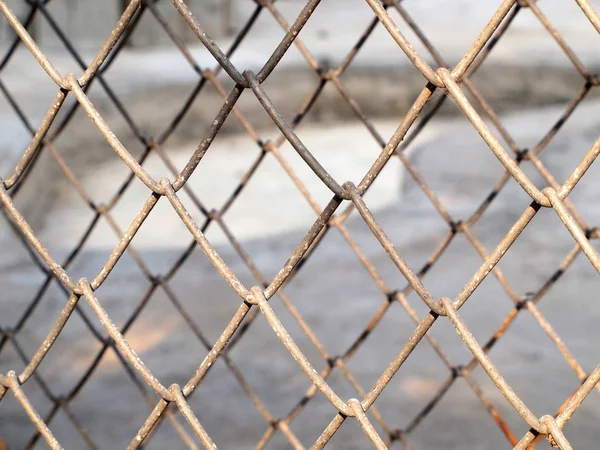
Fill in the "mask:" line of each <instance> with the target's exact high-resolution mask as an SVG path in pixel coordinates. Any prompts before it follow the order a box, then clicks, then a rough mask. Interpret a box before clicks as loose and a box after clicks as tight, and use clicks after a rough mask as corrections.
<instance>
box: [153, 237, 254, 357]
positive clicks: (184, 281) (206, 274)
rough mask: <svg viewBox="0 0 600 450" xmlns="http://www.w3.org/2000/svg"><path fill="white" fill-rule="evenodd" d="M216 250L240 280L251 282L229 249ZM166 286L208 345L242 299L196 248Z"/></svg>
mask: <svg viewBox="0 0 600 450" xmlns="http://www.w3.org/2000/svg"><path fill="white" fill-rule="evenodd" d="M217 251H219V254H220V255H221V256H222V257H223V258H224V260H225V262H226V264H227V265H228V266H229V267H230V269H231V270H232V271H233V272H234V273H235V274H236V276H238V278H239V280H240V281H241V282H242V283H243V284H245V285H246V286H252V285H253V282H252V277H251V276H250V275H249V273H248V269H247V268H246V267H244V265H243V264H242V263H241V261H240V260H239V258H237V257H236V255H235V254H234V253H233V251H232V250H231V249H229V248H226V250H225V251H222V248H219V249H218V250H217ZM232 261H233V262H232ZM254 283H256V282H254ZM169 287H170V288H171V290H172V292H173V293H174V294H175V296H176V299H177V301H178V302H179V304H181V307H182V308H183V309H184V311H185V312H186V313H187V315H189V317H191V318H192V320H193V321H194V323H195V324H196V326H197V327H198V328H199V329H200V330H201V332H202V334H203V335H204V336H205V337H206V338H207V339H208V341H209V342H210V345H213V344H214V342H215V341H216V340H217V338H218V337H219V336H220V335H221V333H222V332H223V330H224V329H225V328H226V326H227V325H228V323H229V322H230V320H231V319H232V317H233V316H234V315H235V313H236V311H237V310H238V309H239V306H240V304H241V302H242V300H241V299H240V297H239V296H238V295H237V293H235V292H234V291H233V289H232V288H231V286H229V284H228V283H227V282H226V281H225V279H224V278H223V277H222V276H221V275H220V274H219V273H218V272H217V271H216V269H215V268H214V267H213V266H212V264H211V263H210V261H208V259H207V258H206V256H205V255H204V253H203V252H202V250H201V249H199V248H196V249H194V250H193V252H192V253H191V254H190V256H189V257H188V258H187V259H186V261H185V262H184V263H183V265H181V266H180V267H179V268H178V269H177V270H176V272H175V274H174V275H173V277H172V278H171V279H170V281H169ZM193 292H198V295H190V293H193ZM165 301H166V302H169V300H167V299H165ZM169 307H170V306H169ZM196 362H197V361H196ZM196 362H194V364H196Z"/></svg>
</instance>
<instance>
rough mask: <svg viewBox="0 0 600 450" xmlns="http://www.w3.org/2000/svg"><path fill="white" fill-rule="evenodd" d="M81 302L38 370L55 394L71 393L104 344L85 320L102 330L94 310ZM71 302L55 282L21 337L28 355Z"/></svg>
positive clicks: (38, 344)
mask: <svg viewBox="0 0 600 450" xmlns="http://www.w3.org/2000/svg"><path fill="white" fill-rule="evenodd" d="M84 302H85V300H83V301H80V303H79V305H80V308H81V310H80V311H77V310H76V311H73V313H72V315H71V317H70V318H69V320H67V323H66V324H65V326H64V328H63V329H62V331H61V333H60V334H59V336H58V338H57V339H56V341H54V343H53V344H52V347H50V350H49V351H48V354H47V355H46V357H45V358H44V360H43V361H42V363H41V364H40V366H39V367H38V368H37V369H36V373H38V374H40V375H41V376H42V377H43V378H44V379H45V380H47V381H48V383H49V385H50V387H51V388H52V389H53V391H55V394H57V395H62V394H66V393H68V392H70V390H71V389H73V387H74V386H75V385H76V383H77V382H78V381H79V379H80V378H81V377H82V376H83V375H84V373H85V372H86V371H87V370H88V368H89V367H90V366H91V364H92V362H93V360H94V357H95V356H96V353H97V352H98V351H99V350H100V349H101V344H100V342H99V341H98V339H96V337H95V336H94V335H93V334H92V331H91V330H90V328H89V326H88V324H87V323H86V322H85V319H88V320H90V321H91V322H92V325H93V326H94V328H95V329H96V330H100V328H99V327H98V325H97V321H96V319H95V318H94V315H93V312H92V311H91V310H90V309H89V308H88V307H86V305H85V303H84ZM66 303H67V295H66V294H65V293H64V292H62V290H61V289H60V288H59V287H58V286H57V285H56V282H53V283H52V285H51V286H50V287H49V288H48V291H47V292H46V294H45V295H44V297H43V298H42V301H41V302H40V304H39V306H38V307H37V308H36V309H35V310H34V312H33V313H32V314H31V316H30V317H29V318H28V320H27V322H26V323H25V325H24V326H23V328H22V329H21V330H20V331H19V333H18V335H17V337H18V340H19V344H20V345H21V347H22V348H23V350H24V352H25V353H26V354H27V355H28V357H32V356H33V355H34V353H35V352H36V351H37V350H38V348H40V347H41V346H42V344H43V342H44V339H45V338H46V336H47V334H48V332H49V331H50V329H51V328H52V326H53V325H54V324H55V323H56V321H57V320H58V318H59V315H60V312H61V311H62V309H63V308H64V306H65V304H66Z"/></svg>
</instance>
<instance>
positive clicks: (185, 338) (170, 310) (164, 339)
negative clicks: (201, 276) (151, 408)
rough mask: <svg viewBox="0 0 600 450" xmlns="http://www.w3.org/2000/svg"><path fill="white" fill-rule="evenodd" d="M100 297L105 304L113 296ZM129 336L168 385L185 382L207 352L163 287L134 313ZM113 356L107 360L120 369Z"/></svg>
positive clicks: (149, 364)
mask: <svg viewBox="0 0 600 450" xmlns="http://www.w3.org/2000/svg"><path fill="white" fill-rule="evenodd" d="M98 299H99V300H101V301H102V302H103V304H104V303H107V302H108V301H109V300H111V298H110V297H109V296H107V295H104V296H103V297H101V296H100V294H99V295H98ZM135 300H136V302H137V299H135ZM107 310H108V308H107ZM200 331H201V332H202V329H201V328H200ZM125 338H126V339H127V342H128V343H129V345H130V346H131V347H132V348H133V349H134V350H135V352H136V353H137V354H138V355H139V357H140V358H141V359H142V360H143V361H144V363H145V364H146V366H147V367H148V369H150V371H151V372H152V373H153V374H154V375H155V376H156V377H157V378H158V379H159V380H161V381H162V383H163V385H164V386H170V385H171V384H172V383H178V384H181V385H184V384H185V383H186V382H187V380H188V378H189V377H191V376H192V374H193V373H194V370H195V369H196V367H197V366H198V364H199V363H200V361H201V360H202V358H203V357H204V356H205V355H206V353H207V350H206V349H205V348H204V346H203V345H202V343H201V342H200V340H199V339H198V338H197V337H196V336H195V334H194V333H193V332H192V329H191V328H190V327H189V325H187V324H186V322H185V320H184V319H183V317H182V316H181V315H180V313H179V312H178V311H177V309H176V308H175V307H174V305H173V304H172V303H171V302H170V301H169V299H168V298H167V296H166V295H165V292H164V291H163V290H162V289H161V288H158V289H157V291H155V293H154V294H153V295H152V296H151V297H150V299H149V301H148V302H147V303H146V304H145V305H144V307H143V309H142V310H141V312H140V313H139V315H137V316H134V319H133V323H132V325H131V327H130V328H129V329H128V330H127V334H126V335H125ZM180 349H185V352H179V350H180ZM188 352H189V353H188ZM186 354H187V355H193V357H191V356H190V357H187V356H185V355H186ZM111 356H112V357H111V358H110V360H109V359H108V358H107V361H106V364H107V365H108V363H109V362H110V363H112V364H111V365H112V366H114V368H116V369H118V368H119V366H120V362H119V361H118V359H117V358H116V357H115V355H111ZM107 369H108V367H107Z"/></svg>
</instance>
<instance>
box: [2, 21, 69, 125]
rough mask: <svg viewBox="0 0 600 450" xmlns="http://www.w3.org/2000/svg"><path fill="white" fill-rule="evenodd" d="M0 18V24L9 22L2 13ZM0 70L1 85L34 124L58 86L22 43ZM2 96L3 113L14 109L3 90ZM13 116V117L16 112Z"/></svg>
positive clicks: (54, 94)
mask: <svg viewBox="0 0 600 450" xmlns="http://www.w3.org/2000/svg"><path fill="white" fill-rule="evenodd" d="M0 20H1V21H2V22H3V25H6V26H9V25H8V22H6V19H5V18H4V16H2V18H1V19H0ZM7 48H8V45H7ZM2 56H4V52H3V54H2ZM1 73H2V85H3V87H4V88H6V90H7V91H9V93H10V95H11V97H12V98H13V99H14V100H15V101H16V102H17V103H18V105H19V108H20V109H21V110H22V112H23V113H24V115H25V116H26V117H27V118H28V119H29V120H30V121H31V122H33V123H34V124H35V122H37V121H39V120H41V117H42V116H43V114H44V113H45V112H46V110H47V108H48V106H49V105H50V104H51V103H52V100H53V99H54V97H55V96H56V93H57V91H58V87H57V86H56V84H54V82H53V81H52V80H51V79H50V77H49V76H48V74H47V73H46V72H45V71H44V69H42V67H41V66H40V65H39V63H38V62H37V61H36V60H35V58H34V57H33V55H32V54H31V53H30V52H29V50H28V49H27V48H26V47H25V46H24V45H23V44H19V46H18V47H17V49H16V50H15V52H14V53H13V54H12V57H11V59H10V60H9V61H8V63H7V64H6V66H4V67H3V68H2V71H1ZM32 86H35V90H34V91H33V92H34V93H35V95H31V94H32V90H31V87H32ZM1 98H2V102H0V105H1V106H0V107H1V108H2V111H3V113H4V112H9V111H14V109H13V107H12V106H11V105H10V104H9V102H8V99H7V98H6V97H5V94H4V93H3V94H2V97H1ZM3 115H4V114H3ZM11 116H12V114H11ZM14 117H15V118H16V116H14Z"/></svg>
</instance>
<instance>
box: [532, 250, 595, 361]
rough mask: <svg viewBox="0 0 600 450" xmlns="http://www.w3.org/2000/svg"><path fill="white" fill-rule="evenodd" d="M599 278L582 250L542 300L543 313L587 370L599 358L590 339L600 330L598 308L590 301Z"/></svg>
mask: <svg viewBox="0 0 600 450" xmlns="http://www.w3.org/2000/svg"><path fill="white" fill-rule="evenodd" d="M599 282H600V277H599V276H598V273H597V272H596V270H595V269H594V268H593V267H592V265H591V264H590V262H589V261H588V259H587V258H586V256H585V255H584V254H579V255H578V256H577V258H576V259H575V261H573V263H572V264H571V266H570V267H569V268H567V269H566V270H565V272H564V275H562V277H561V278H560V279H559V280H557V281H556V283H555V284H554V285H553V286H552V289H550V290H549V291H548V292H547V293H546V294H545V295H544V296H543V297H542V298H541V300H540V303H539V310H540V312H541V314H542V315H543V316H544V317H545V319H546V320H547V321H548V322H550V324H551V325H552V328H553V329H554V331H555V332H556V333H557V334H558V335H559V336H560V337H561V338H562V339H563V341H564V342H565V344H566V345H567V347H568V348H569V350H570V352H571V353H572V354H573V356H574V357H575V358H576V359H577V360H578V361H579V362H580V364H581V366H582V367H583V368H584V370H586V371H591V370H592V369H593V368H594V367H595V365H596V364H597V360H598V352H595V351H594V349H592V348H590V346H589V343H590V342H591V341H593V340H594V339H595V338H596V337H597V336H598V334H599V333H598V327H597V326H596V321H597V318H598V312H597V311H596V309H595V308H594V307H593V306H592V305H593V301H591V297H592V296H593V293H594V292H596V290H597V289H598V284H599Z"/></svg>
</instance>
